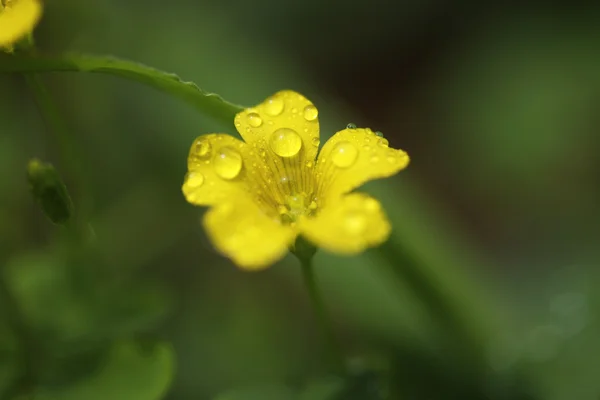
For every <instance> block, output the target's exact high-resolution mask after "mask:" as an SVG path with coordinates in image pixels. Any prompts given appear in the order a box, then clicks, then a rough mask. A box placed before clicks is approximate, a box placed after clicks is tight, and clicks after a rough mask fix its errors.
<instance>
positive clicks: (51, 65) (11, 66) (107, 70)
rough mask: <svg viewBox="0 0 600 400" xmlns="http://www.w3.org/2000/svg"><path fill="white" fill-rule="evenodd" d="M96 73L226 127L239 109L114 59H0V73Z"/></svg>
mask: <svg viewBox="0 0 600 400" xmlns="http://www.w3.org/2000/svg"><path fill="white" fill-rule="evenodd" d="M36 71H37V72H54V71H75V72H95V73H102V74H108V75H115V76H120V77H122V78H125V79H129V80H133V81H136V82H140V83H143V84H146V85H149V86H152V87H154V88H156V89H159V90H161V91H163V92H166V93H169V94H171V95H173V96H175V97H179V98H181V99H183V100H185V101H187V102H189V103H191V104H192V105H194V106H195V107H196V108H197V109H198V110H200V111H201V112H202V113H203V114H206V115H208V116H210V117H213V118H215V119H217V120H219V121H222V122H225V123H227V124H233V118H234V117H235V114H237V113H238V112H240V111H241V110H242V107H241V106H238V105H236V104H233V103H229V102H227V101H225V100H224V99H223V98H221V97H220V96H219V95H217V94H214V93H209V92H205V91H204V90H202V89H200V88H199V87H198V86H197V85H196V84H195V83H193V82H186V81H184V80H182V79H181V78H180V77H179V76H177V75H175V74H172V73H168V72H164V71H160V70H158V69H155V68H152V67H148V66H146V65H142V64H139V63H136V62H132V61H125V60H121V59H118V58H115V57H107V56H92V55H78V54H69V55H63V56H60V57H38V56H24V55H11V56H5V55H2V56H0V72H36Z"/></svg>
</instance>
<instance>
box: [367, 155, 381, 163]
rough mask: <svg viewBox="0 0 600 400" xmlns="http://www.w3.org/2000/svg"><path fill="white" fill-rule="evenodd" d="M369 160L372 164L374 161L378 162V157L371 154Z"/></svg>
mask: <svg viewBox="0 0 600 400" xmlns="http://www.w3.org/2000/svg"><path fill="white" fill-rule="evenodd" d="M369 161H370V162H371V163H372V164H376V163H378V162H379V157H377V156H373V157H371V158H370V159H369Z"/></svg>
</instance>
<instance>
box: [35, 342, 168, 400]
mask: <svg viewBox="0 0 600 400" xmlns="http://www.w3.org/2000/svg"><path fill="white" fill-rule="evenodd" d="M174 363H175V355H174V353H173V349H172V348H171V346H170V345H168V344H160V345H156V346H154V348H153V349H152V351H151V352H150V353H148V352H147V351H144V352H141V351H140V347H139V346H138V345H137V344H135V343H133V342H122V343H117V344H116V345H114V347H113V349H112V351H111V354H110V355H109V357H108V360H107V362H106V364H105V365H103V366H102V367H101V368H100V369H99V370H98V371H97V373H96V375H94V376H91V377H90V378H88V379H86V380H84V381H81V382H79V383H76V384H74V385H72V386H69V387H65V388H62V389H53V390H49V389H43V388H42V389H39V390H38V391H37V393H36V395H35V396H34V398H35V399H36V400H82V399H85V400H96V399H97V400H107V399H111V400H159V399H162V398H163V397H164V395H165V394H166V393H167V390H168V388H169V386H170V384H171V379H172V376H173V373H174Z"/></svg>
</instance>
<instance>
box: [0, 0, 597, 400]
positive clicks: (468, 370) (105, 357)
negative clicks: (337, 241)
mask: <svg viewBox="0 0 600 400" xmlns="http://www.w3.org/2000/svg"><path fill="white" fill-rule="evenodd" d="M564 8H566V10H565V9H562V8H560V7H556V8H553V7H552V6H550V5H546V6H544V7H543V8H540V7H538V8H535V7H531V8H530V9H528V8H527V7H517V6H511V5H505V6H498V7H497V8H492V7H490V8H489V9H488V8H486V7H483V6H481V5H479V6H475V5H472V4H469V3H466V2H457V3H456V4H454V3H453V4H449V3H448V4H446V3H445V2H441V1H429V2H397V3H394V4H393V5H390V4H388V3H387V2H383V1H379V0H377V1H374V2H368V3H364V4H363V3H359V2H346V3H340V4H333V3H332V4H325V3H319V2H316V1H307V2H301V3H289V4H283V3H276V2H273V1H272V0H258V1H256V2H252V3H245V2H240V1H237V0H236V1H234V0H229V1H225V2H221V3H214V4H208V3H202V4H200V3H198V2H195V1H192V0H178V1H174V2H171V3H169V4H168V5H167V4H165V3H164V2H161V1H157V0H151V1H145V2H143V3H142V2H118V1H115V0H111V1H103V2H85V4H84V2H79V1H75V0H56V1H53V2H48V3H47V10H46V13H45V16H44V19H43V22H42V24H41V26H40V27H39V29H38V30H37V32H36V42H37V43H38V46H39V49H40V52H41V53H44V54H50V55H52V56H60V55H61V54H62V53H63V52H66V51H70V52H83V53H96V54H108V55H114V56H118V57H123V58H126V59H130V60H134V61H139V62H141V63H143V64H147V65H152V66H153V67H156V68H159V69H162V70H165V71H169V72H173V73H177V74H178V75H179V76H181V77H183V79H185V80H191V81H193V82H195V83H196V84H198V86H199V87H200V88H201V89H203V90H206V91H209V92H215V93H218V94H219V95H221V96H222V97H223V98H225V99H227V100H229V101H231V102H232V103H235V104H244V105H252V104H255V103H258V102H260V101H261V100H262V99H264V98H265V97H267V96H268V95H269V94H272V93H274V92H276V91H278V90H280V89H283V88H291V89H294V90H297V91H299V92H302V93H304V94H305V95H306V96H307V97H308V98H310V99H311V100H312V101H313V102H314V103H315V104H316V105H317V106H318V107H319V110H320V112H319V117H320V119H321V129H322V133H321V134H322V137H323V138H327V137H329V136H330V135H331V134H333V133H334V132H335V131H336V130H340V129H342V128H343V127H345V126H346V124H347V123H348V122H349V121H353V122H355V123H356V124H357V125H359V126H369V127H371V128H372V129H374V130H380V131H382V132H384V134H385V136H386V138H388V139H389V140H390V144H391V145H392V146H393V147H399V148H403V149H406V150H407V151H408V153H409V154H410V155H411V158H412V164H411V165H410V166H409V168H408V169H407V171H406V172H403V173H401V174H400V175H399V176H397V177H394V178H392V179H388V180H385V181H379V182H373V183H369V184H368V185H367V186H366V187H365V188H363V189H362V190H365V191H368V192H369V193H371V194H373V195H374V196H376V197H378V198H379V199H381V201H382V203H383V204H384V206H385V209H386V212H387V213H388V215H389V218H390V220H391V221H392V224H393V227H394V232H393V236H392V237H391V238H390V241H389V242H388V243H386V244H385V245H384V246H382V247H381V248H379V249H372V250H370V251H367V252H365V253H364V254H362V255H360V256H357V257H352V258H342V257H338V256H334V255H331V254H327V253H324V252H318V253H317V255H316V257H315V260H314V263H315V267H316V273H317V276H318V279H319V281H320V284H321V287H322V290H323V292H324V297H325V301H326V303H327V304H328V305H329V306H330V309H331V313H332V314H333V318H334V321H335V323H336V334H337V337H338V339H339V341H340V344H341V347H342V348H343V349H344V351H345V354H346V356H347V357H348V361H349V365H350V366H351V371H350V373H349V374H348V375H347V376H344V377H338V376H333V375H332V374H331V371H330V370H329V367H328V365H327V364H326V362H325V360H326V357H325V355H324V354H323V352H322V351H321V348H322V347H321V345H320V340H321V339H320V337H319V332H318V330H317V328H316V326H315V323H314V319H313V315H312V311H311V309H310V307H309V303H308V299H307V296H306V293H305V291H304V288H303V287H302V285H301V279H300V271H299V265H298V263H297V261H296V260H295V259H294V258H293V257H291V256H290V257H287V258H286V259H285V260H283V261H281V262H280V263H278V264H277V265H275V266H273V267H272V268H270V269H269V270H267V271H264V272H261V273H256V274H254V273H246V272H242V271H239V270H237V269H236V268H235V267H234V266H233V265H232V264H231V263H230V262H229V261H227V260H225V259H224V258H222V257H220V256H219V255H217V254H216V252H215V251H214V250H213V249H212V247H211V245H210V243H209V242H208V240H207V238H206V236H205V234H204V232H203V231H202V229H201V227H200V223H199V222H200V217H201V214H202V210H200V209H197V208H193V207H191V206H190V205H189V204H187V203H185V201H184V199H183V196H182V195H181V192H180V186H181V183H182V180H183V175H184V173H185V167H186V156H187V152H188V149H189V146H190V144H191V143H192V141H193V139H194V138H195V137H196V136H198V135H201V134H204V133H210V132H226V133H230V134H234V133H235V132H234V129H233V127H232V124H227V123H223V121H222V120H219V119H215V118H211V115H210V114H203V113H202V112H198V109H196V108H194V107H190V106H189V104H186V103H185V102H183V101H181V99H177V98H174V97H171V96H168V95H166V94H164V93H160V92H158V91H155V90H153V89H150V88H148V87H147V86H144V85H140V84H139V82H132V81H129V80H127V79H122V78H115V77H110V76H103V75H99V74H98V75H96V74H94V75H92V74H87V73H72V72H69V73H67V72H65V73H60V74H56V73H44V74H41V75H40V76H41V79H42V80H43V81H44V82H45V83H46V84H47V85H48V87H49V92H50V94H52V96H53V97H54V99H55V101H56V105H57V107H58V109H59V110H60V112H61V114H62V117H63V119H64V124H65V127H66V128H67V129H68V131H69V132H70V133H71V134H72V136H73V138H74V142H75V143H74V148H75V149H77V151H78V154H77V155H78V159H79V160H80V162H81V165H80V166H79V168H78V169H77V170H73V168H72V165H73V164H72V163H71V162H70V161H69V160H66V159H65V157H63V151H62V150H61V148H60V146H61V145H60V142H58V141H57V140H55V138H54V137H53V136H52V134H51V133H50V130H51V129H47V128H46V127H45V125H44V121H43V120H42V118H41V116H40V114H39V112H38V110H37V109H36V106H35V104H34V101H33V99H32V95H31V93H30V92H29V91H28V90H27V87H26V85H25V83H24V81H23V79H22V77H21V76H19V75H17V74H6V75H2V76H0V86H1V87H2V91H3V93H4V96H2V97H1V98H0V105H1V107H0V117H1V119H2V122H3V125H2V127H3V129H2V131H0V176H1V177H2V179H0V266H1V267H2V270H1V275H0V276H1V277H2V280H1V282H2V284H1V285H0V289H1V290H0V317H1V321H2V323H0V355H1V357H0V393H1V394H2V395H3V396H4V397H5V398H11V399H12V398H19V397H17V396H18V395H24V394H28V395H30V396H32V398H34V399H44V400H45V399H57V400H58V399H67V400H69V399H82V400H87V399H96V398H97V399H101V398H102V399H117V400H118V399H134V400H136V399H140V400H145V399H148V400H151V399H161V398H165V399H217V400H228V399H231V400H238V399H240V400H252V399H265V400H268V399H275V400H278V399H281V400H286V399H301V400H321V399H322V400H325V399H339V400H341V399H344V400H346V399H349V400H352V399H384V398H386V399H550V400H563V399H564V400H570V399H582V400H585V399H597V398H598V396H600V383H599V381H598V380H597V373H598V371H599V370H600V369H599V367H600V366H599V365H598V360H599V359H600V357H599V355H600V346H599V345H598V341H597V338H598V332H599V325H598V321H597V318H595V315H597V314H598V310H599V309H600V307H599V306H600V304H599V301H600V298H599V296H598V293H599V291H598V287H599V282H600V281H599V279H598V278H599V277H598V274H597V267H598V262H597V261H598V258H599V257H598V255H599V254H598V246H597V243H598V239H600V232H599V231H598V226H599V224H598V222H599V221H600V212H599V209H598V207H597V204H598V203H599V202H600V190H598V189H599V185H598V182H599V177H600V163H599V162H598V161H599V160H600V158H598V154H599V151H598V150H600V149H599V148H598V146H599V142H598V141H597V137H598V134H597V132H598V128H599V126H600V120H598V117H597V112H596V110H595V104H596V103H595V101H596V99H597V98H598V97H599V95H600V69H599V68H598V66H599V65H598V64H599V62H600V58H599V57H598V56H597V48H598V45H599V43H598V38H600V35H598V33H599V29H600V28H599V27H598V25H597V23H596V21H597V18H598V17H599V16H600V9H597V8H596V9H594V8H589V9H585V10H584V9H578V8H576V7H575V6H572V7H570V6H564ZM465 10H468V11H465ZM212 116H213V117H214V115H212ZM49 128H52V127H51V126H50V127H49ZM323 141H324V140H322V142H323ZM34 157H39V158H40V159H43V160H47V161H49V162H51V163H52V164H53V165H54V166H55V167H56V169H57V170H58V171H60V172H61V176H62V178H63V179H64V181H65V183H66V187H67V188H69V190H70V195H71V197H72V198H73V202H74V212H75V213H76V214H77V222H78V223H77V224H76V225H75V226H74V227H60V226H56V225H53V224H51V223H50V222H49V221H48V220H47V219H46V218H45V216H44V214H43V213H42V212H41V211H40V210H39V209H38V207H37V205H36V203H35V201H34V199H33V197H32V196H31V194H30V190H29V184H28V182H27V175H26V167H27V163H28V161H29V160H30V159H31V158H34Z"/></svg>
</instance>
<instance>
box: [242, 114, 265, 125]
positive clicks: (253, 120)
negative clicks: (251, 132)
mask: <svg viewBox="0 0 600 400" xmlns="http://www.w3.org/2000/svg"><path fill="white" fill-rule="evenodd" d="M246 118H247V119H248V123H249V124H250V126H252V127H254V128H258V127H259V126H261V125H262V123H263V121H262V118H261V117H260V115H258V114H257V113H250V114H248V115H247V116H246Z"/></svg>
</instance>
